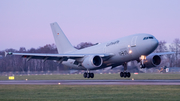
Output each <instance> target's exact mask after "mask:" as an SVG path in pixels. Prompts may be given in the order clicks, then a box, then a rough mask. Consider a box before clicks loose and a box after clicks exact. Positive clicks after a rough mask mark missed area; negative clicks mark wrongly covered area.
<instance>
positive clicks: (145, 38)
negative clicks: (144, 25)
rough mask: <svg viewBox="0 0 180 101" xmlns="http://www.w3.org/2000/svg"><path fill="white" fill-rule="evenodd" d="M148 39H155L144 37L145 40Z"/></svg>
mask: <svg viewBox="0 0 180 101" xmlns="http://www.w3.org/2000/svg"><path fill="white" fill-rule="evenodd" d="M147 39H153V37H144V39H143V40H147Z"/></svg>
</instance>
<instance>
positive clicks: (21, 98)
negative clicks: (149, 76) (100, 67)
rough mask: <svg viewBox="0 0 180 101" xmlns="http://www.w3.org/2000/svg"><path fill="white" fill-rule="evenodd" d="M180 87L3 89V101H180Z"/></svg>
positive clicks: (26, 86) (0, 86)
mask: <svg viewBox="0 0 180 101" xmlns="http://www.w3.org/2000/svg"><path fill="white" fill-rule="evenodd" d="M179 99H180V86H141V85H138V86H137V85H128V86H124V85H123V86H122V85H119V86H118V85H116V86H114V85H84V86H83V85H0V101H169V100H171V101H172V100H174V101H179Z"/></svg>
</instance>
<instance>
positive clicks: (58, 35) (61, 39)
mask: <svg viewBox="0 0 180 101" xmlns="http://www.w3.org/2000/svg"><path fill="white" fill-rule="evenodd" d="M50 25H51V29H52V32H53V36H54V40H55V43H56V47H57V50H58V53H59V54H64V53H69V52H72V51H75V50H76V49H75V48H74V47H73V46H72V45H71V43H70V42H69V40H68V39H67V37H66V36H65V34H64V33H63V31H62V30H61V28H60V27H59V25H58V24H57V22H54V23H51V24H50Z"/></svg>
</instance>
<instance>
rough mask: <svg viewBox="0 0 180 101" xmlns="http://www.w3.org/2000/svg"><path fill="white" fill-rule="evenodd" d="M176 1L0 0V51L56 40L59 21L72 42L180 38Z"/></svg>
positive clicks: (37, 45)
mask: <svg viewBox="0 0 180 101" xmlns="http://www.w3.org/2000/svg"><path fill="white" fill-rule="evenodd" d="M179 4H180V0H0V50H5V49H9V48H14V49H17V50H19V48H20V47H25V48H26V49H30V48H38V47H41V46H44V45H46V44H52V43H55V41H54V39H53V35H52V31H51V28H50V23H52V22H57V23H58V24H59V26H60V27H61V29H62V30H63V32H64V33H65V34H66V36H67V38H68V39H69V41H70V42H71V44H72V45H73V46H76V45H78V44H79V43H81V42H91V43H97V42H100V43H102V42H106V41H110V40H113V39H117V38H120V37H124V36H128V35H133V34H137V33H148V34H152V35H154V36H155V37H156V38H157V39H158V40H165V41H167V42H170V43H171V42H173V40H174V39H175V38H180V6H179Z"/></svg>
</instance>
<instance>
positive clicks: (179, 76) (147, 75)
mask: <svg viewBox="0 0 180 101" xmlns="http://www.w3.org/2000/svg"><path fill="white" fill-rule="evenodd" d="M132 78H134V79H135V80H142V79H147V80H156V79H180V74H169V73H162V74H160V73H159V74H155V73H152V74H151V73H140V74H138V75H135V74H131V77H130V78H121V77H120V76H119V74H95V77H94V78H93V80H100V79H101V80H110V79H113V80H119V79H123V80H124V79H132ZM26 79H28V80H79V79H82V80H84V79H85V78H84V77H83V75H82V74H72V75H29V76H28V75H25V76H15V80H26ZM0 80H8V76H0ZM85 80H88V79H85ZM90 80H91V79H90Z"/></svg>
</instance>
